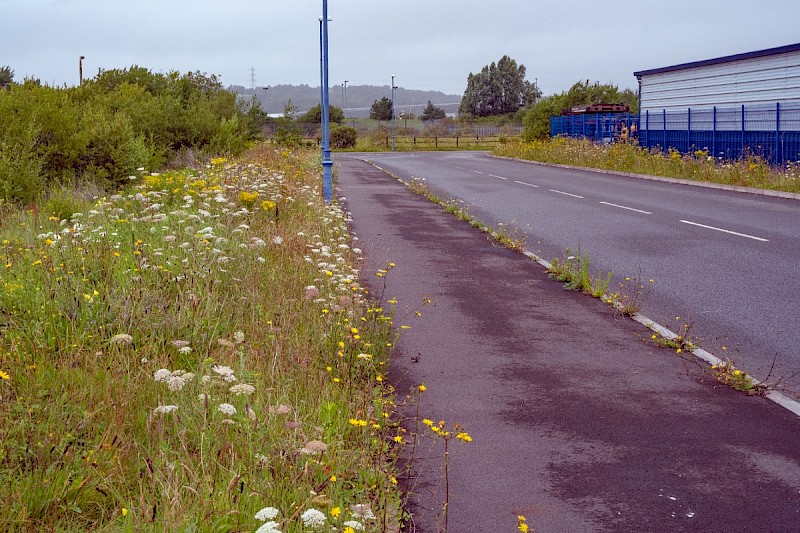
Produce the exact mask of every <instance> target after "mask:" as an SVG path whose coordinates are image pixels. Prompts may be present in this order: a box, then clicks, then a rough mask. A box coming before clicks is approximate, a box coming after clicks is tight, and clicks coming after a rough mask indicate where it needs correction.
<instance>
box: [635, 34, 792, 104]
mask: <svg viewBox="0 0 800 533" xmlns="http://www.w3.org/2000/svg"><path fill="white" fill-rule="evenodd" d="M634 76H636V77H637V78H638V80H639V99H640V101H639V103H640V105H639V112H640V113H642V114H644V113H645V112H647V111H649V112H650V113H653V112H662V111H663V110H667V111H668V112H669V111H686V109H688V108H692V109H709V108H712V107H714V106H716V107H737V106H742V105H745V106H752V105H758V104H775V103H776V102H781V103H790V102H800V43H798V44H792V45H788V46H781V47H778V48H770V49H767V50H760V51H757V52H749V53H745V54H737V55H732V56H726V57H720V58H716V59H708V60H705V61H695V62H692V63H684V64H681V65H674V66H671V67H664V68H657V69H652V70H643V71H639V72H634Z"/></svg>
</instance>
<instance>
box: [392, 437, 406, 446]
mask: <svg viewBox="0 0 800 533" xmlns="http://www.w3.org/2000/svg"><path fill="white" fill-rule="evenodd" d="M392 440H394V441H395V442H396V443H397V444H404V443H405V442H406V441H404V440H403V437H401V436H400V435H397V436H396V437H395V438H394V439H392Z"/></svg>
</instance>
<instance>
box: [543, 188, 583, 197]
mask: <svg viewBox="0 0 800 533" xmlns="http://www.w3.org/2000/svg"><path fill="white" fill-rule="evenodd" d="M550 192H554V193H558V194H563V195H564V196H572V197H573V198H581V199H582V198H583V196H578V195H577V194H570V193H568V192H564V191H557V190H555V189H550Z"/></svg>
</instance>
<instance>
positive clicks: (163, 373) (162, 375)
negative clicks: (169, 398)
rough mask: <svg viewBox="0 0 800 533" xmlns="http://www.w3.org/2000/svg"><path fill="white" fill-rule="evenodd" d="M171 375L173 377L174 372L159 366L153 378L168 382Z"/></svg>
mask: <svg viewBox="0 0 800 533" xmlns="http://www.w3.org/2000/svg"><path fill="white" fill-rule="evenodd" d="M170 377H172V372H170V371H169V370H167V369H166V368H159V369H158V370H156V373H155V375H154V376H153V379H154V380H156V381H164V382H166V381H167V380H168V379H169V378H170Z"/></svg>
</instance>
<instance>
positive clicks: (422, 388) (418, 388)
mask: <svg viewBox="0 0 800 533" xmlns="http://www.w3.org/2000/svg"><path fill="white" fill-rule="evenodd" d="M417 390H418V391H420V392H425V391H426V390H428V388H427V387H426V386H425V385H420V386H419V387H417Z"/></svg>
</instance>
